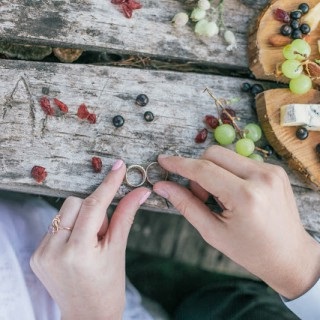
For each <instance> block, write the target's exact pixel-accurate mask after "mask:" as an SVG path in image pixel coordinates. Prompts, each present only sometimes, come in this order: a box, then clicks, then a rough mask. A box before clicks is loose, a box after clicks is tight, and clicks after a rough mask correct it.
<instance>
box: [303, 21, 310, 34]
mask: <svg viewBox="0 0 320 320" xmlns="http://www.w3.org/2000/svg"><path fill="white" fill-rule="evenodd" d="M300 31H301V32H302V33H303V34H308V33H310V31H311V30H310V26H309V25H308V24H307V23H302V24H301V26H300Z"/></svg>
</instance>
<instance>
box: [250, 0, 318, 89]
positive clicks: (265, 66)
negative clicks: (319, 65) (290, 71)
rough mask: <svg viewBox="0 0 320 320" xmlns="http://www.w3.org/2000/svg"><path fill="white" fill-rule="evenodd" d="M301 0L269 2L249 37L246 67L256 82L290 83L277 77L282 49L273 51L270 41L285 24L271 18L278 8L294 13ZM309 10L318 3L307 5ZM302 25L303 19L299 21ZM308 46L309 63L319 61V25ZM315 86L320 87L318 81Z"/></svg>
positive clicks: (280, 47)
mask: <svg viewBox="0 0 320 320" xmlns="http://www.w3.org/2000/svg"><path fill="white" fill-rule="evenodd" d="M301 2H302V1H301V0H298V1H297V0H271V1H270V3H269V5H268V6H267V7H266V8H265V10H264V11H263V12H262V13H261V15H260V17H259V18H258V19H257V23H256V25H255V26H254V28H253V32H251V33H250V35H249V46H248V55H249V66H250V69H251V71H252V72H253V74H254V75H255V76H256V78H257V79H267V80H273V81H279V82H284V83H288V82H289V79H288V78H286V77H284V76H277V75H276V69H277V64H281V63H282V62H283V61H284V60H285V59H284V57H283V55H282V50H283V48H284V46H279V47H275V46H272V45H271V44H270V37H271V36H274V35H276V34H279V33H280V31H279V30H280V28H281V26H282V25H283V24H284V23H283V22H280V21H277V20H276V19H275V18H274V15H273V12H274V10H276V9H277V8H280V9H282V10H285V11H288V12H290V11H293V10H296V9H297V8H298V6H299V4H300V3H301ZM306 2H307V3H308V4H309V6H310V10H311V9H312V8H313V7H314V6H315V5H316V4H318V3H319V0H309V1H306ZM301 20H302V21H303V18H302V19H301ZM306 40H307V41H308V43H309V44H310V45H311V56H310V60H314V59H320V54H319V50H318V45H317V41H318V40H320V24H319V25H318V27H317V28H316V29H315V30H313V31H312V32H311V33H310V34H309V35H308V36H307V38H306ZM314 85H315V86H318V85H320V80H317V81H314Z"/></svg>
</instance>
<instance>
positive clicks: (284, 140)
mask: <svg viewBox="0 0 320 320" xmlns="http://www.w3.org/2000/svg"><path fill="white" fill-rule="evenodd" d="M289 103H307V104H308V103H320V91H317V90H310V91H309V92H308V93H306V94H303V95H295V94H292V93H291V92H290V90H289V89H272V90H267V91H265V92H263V93H261V94H259V95H258V96H257V98H256V106H257V112H258V118H259V122H260V124H261V127H262V129H263V131H264V134H265V136H266V138H267V140H268V141H269V143H270V144H271V145H272V147H273V148H274V149H275V151H276V152H277V153H278V154H279V155H280V156H282V157H283V158H284V160H286V161H287V162H288V164H289V166H290V167H291V168H293V169H295V170H297V171H298V173H299V174H300V176H301V177H302V178H303V180H304V181H305V182H307V183H308V184H309V185H310V187H312V188H313V189H315V190H319V189H320V157H319V155H317V154H316V152H315V147H316V145H317V144H318V143H320V132H319V131H310V132H309V137H308V138H307V139H306V140H299V139H297V138H296V130H297V127H283V126H281V125H280V107H281V106H282V105H285V104H289Z"/></svg>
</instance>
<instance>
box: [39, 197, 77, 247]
mask: <svg viewBox="0 0 320 320" xmlns="http://www.w3.org/2000/svg"><path fill="white" fill-rule="evenodd" d="M81 204H82V199H80V198H77V197H68V198H67V199H66V200H65V201H64V203H63V204H62V206H61V208H60V211H59V212H58V214H59V215H60V223H59V227H60V229H59V230H57V232H56V233H52V232H50V231H49V232H48V234H47V235H46V236H45V238H44V240H43V244H41V245H40V246H39V250H41V249H42V247H44V246H45V245H46V244H49V243H50V245H53V246H60V245H61V244H64V243H66V242H67V241H68V239H69V238H70V235H71V232H72V230H67V229H63V228H64V227H66V228H71V229H72V228H73V226H74V224H75V221H76V219H77V216H78V213H79V210H80V208H81ZM61 228H62V229H61Z"/></svg>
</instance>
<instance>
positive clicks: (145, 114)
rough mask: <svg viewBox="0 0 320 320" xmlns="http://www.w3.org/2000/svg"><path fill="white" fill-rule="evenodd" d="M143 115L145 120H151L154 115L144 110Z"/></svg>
mask: <svg viewBox="0 0 320 320" xmlns="http://www.w3.org/2000/svg"><path fill="white" fill-rule="evenodd" d="M143 117H144V120H146V121H147V122H151V121H153V120H154V115H153V113H152V112H151V111H146V112H145V113H144V115H143Z"/></svg>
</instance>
